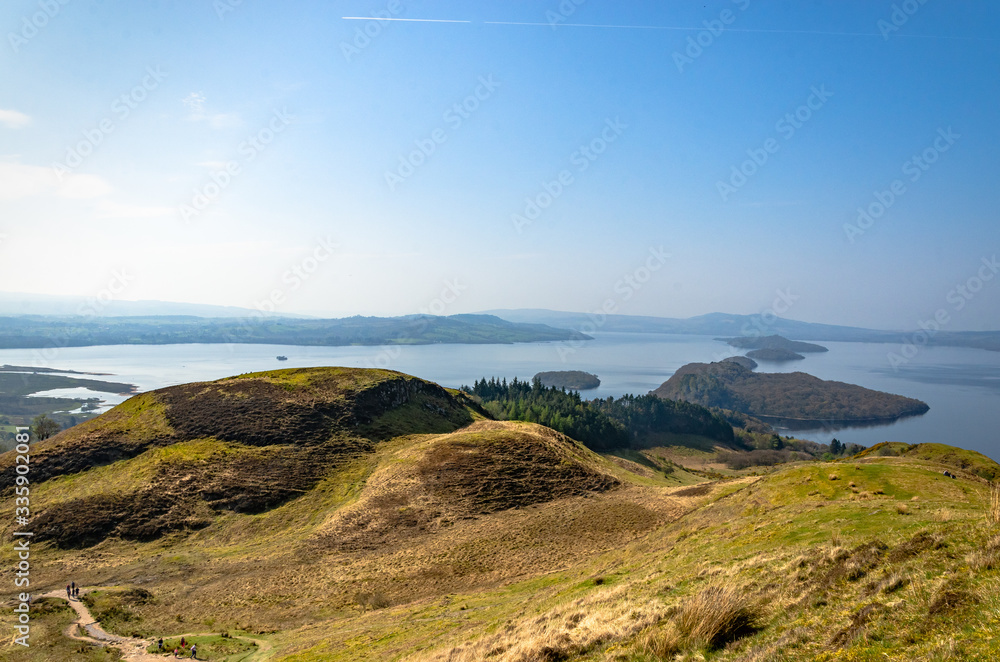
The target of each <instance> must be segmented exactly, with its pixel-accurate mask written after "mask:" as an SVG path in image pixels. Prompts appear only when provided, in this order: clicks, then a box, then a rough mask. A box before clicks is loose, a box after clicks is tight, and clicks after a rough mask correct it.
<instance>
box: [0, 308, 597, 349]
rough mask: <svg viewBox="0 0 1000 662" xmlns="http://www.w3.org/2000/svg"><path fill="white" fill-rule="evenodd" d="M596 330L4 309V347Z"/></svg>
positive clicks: (304, 341)
mask: <svg viewBox="0 0 1000 662" xmlns="http://www.w3.org/2000/svg"><path fill="white" fill-rule="evenodd" d="M590 339H591V337H590V336H588V335H586V334H583V333H579V332H577V331H571V330H567V329H556V328H553V327H550V326H546V325H544V324H525V323H519V322H509V321H507V320H503V319H500V318H499V317H494V316H492V315H450V316H448V317H439V316H434V315H406V316H404V317H361V316H357V317H345V318H342V319H290V318H287V317H262V316H260V315H259V314H258V315H256V316H250V317H243V318H232V317H223V318H208V317H193V316H152V317H99V318H95V317H83V316H79V315H76V316H72V317H58V316H35V315H25V316H20V317H0V348H4V349H8V348H27V347H51V346H57V347H84V346H93V345H169V344H177V343H257V344H266V345H319V346H339V345H426V344H432V343H452V344H497V343H516V342H543V341H553V340H590Z"/></svg>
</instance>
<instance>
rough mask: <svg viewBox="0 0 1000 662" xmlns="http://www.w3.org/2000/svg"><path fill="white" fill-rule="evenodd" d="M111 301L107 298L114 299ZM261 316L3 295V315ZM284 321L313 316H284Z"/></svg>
mask: <svg viewBox="0 0 1000 662" xmlns="http://www.w3.org/2000/svg"><path fill="white" fill-rule="evenodd" d="M110 298H111V297H107V299H110ZM259 314H260V313H259V312H258V311H256V310H253V309H250V308H240V307H238V306H213V305H210V304H202V303H180V302H177V301H155V300H148V301H122V300H117V299H111V300H106V299H104V300H102V299H98V298H97V297H74V296H50V295H45V294H25V293H18V292H0V315H60V316H65V315H85V316H88V317H149V316H154V315H194V316H196V317H246V316H247V315H259ZM281 316H282V317H293V318H307V317H309V315H297V314H294V313H288V314H286V313H282V315H281Z"/></svg>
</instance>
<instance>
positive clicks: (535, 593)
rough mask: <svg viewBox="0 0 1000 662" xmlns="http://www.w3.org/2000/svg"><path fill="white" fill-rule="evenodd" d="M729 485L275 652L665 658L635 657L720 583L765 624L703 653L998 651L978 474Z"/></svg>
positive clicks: (821, 475)
mask: <svg viewBox="0 0 1000 662" xmlns="http://www.w3.org/2000/svg"><path fill="white" fill-rule="evenodd" d="M832 475H836V476H837V477H836V479H834V480H831V476H832ZM728 485H729V486H728V487H725V486H720V487H718V488H716V490H715V491H713V492H711V493H709V494H708V495H704V496H702V497H701V499H702V500H703V501H704V505H703V506H701V507H700V508H696V509H694V510H692V511H691V512H690V513H688V514H687V515H686V516H684V517H682V518H680V519H678V520H676V521H674V522H671V523H669V524H667V525H665V526H663V527H660V528H658V529H656V530H655V531H653V532H651V533H650V534H648V535H647V536H645V537H644V538H642V539H641V540H637V541H635V542H633V543H631V544H629V545H628V546H626V547H625V548H623V549H622V550H620V551H614V552H606V553H603V554H599V555H596V556H595V557H594V558H592V559H588V560H587V561H586V562H584V563H581V564H579V565H577V566H574V567H572V568H568V569H566V570H563V571H560V572H556V573H551V574H548V575H543V576H539V577H536V578H533V579H530V580H525V581H523V582H518V583H514V584H511V585H508V586H505V587H503V588H502V589H499V590H493V591H484V592H475V593H470V594H464V593H459V594H455V595H448V596H445V597H443V598H440V599H438V600H427V601H421V602H417V603H414V604H409V605H404V606H399V607H393V608H389V609H386V610H383V611H379V612H375V613H369V614H366V615H364V616H360V615H359V616H355V617H353V618H347V619H343V620H340V621H336V622H330V623H324V624H316V625H312V626H309V627H306V628H303V629H301V630H298V631H296V632H291V633H284V634H282V635H281V636H280V637H279V639H280V640H281V641H282V642H287V644H288V645H290V646H291V649H292V650H299V651H300V652H298V653H296V654H293V655H290V656H288V657H285V658H282V659H287V660H295V661H296V662H306V661H312V660H351V659H371V660H376V659H411V658H412V659H435V660H437V659H440V660H444V659H451V660H456V661H458V660H473V659H496V660H514V659H524V660H529V659H531V660H534V659H538V660H541V659H580V660H653V659H660V658H656V657H654V656H650V655H648V654H646V653H645V652H644V651H645V650H648V648H649V642H650V640H652V641H654V642H655V640H656V637H657V636H658V635H662V636H665V635H664V632H667V631H669V630H670V628H671V627H672V624H673V622H674V617H673V616H671V614H672V613H673V612H674V611H675V610H678V609H680V610H681V611H683V606H684V605H690V604H691V603H692V601H693V600H694V598H695V596H697V595H698V594H699V593H700V592H701V591H703V590H704V589H705V587H711V586H719V585H722V586H726V585H731V586H736V587H739V593H740V594H742V595H745V596H746V597H747V598H748V599H749V602H750V603H751V604H752V606H753V607H752V608H753V610H754V613H755V615H756V618H757V619H758V625H759V626H760V627H761V628H762V629H761V630H760V631H759V632H758V633H757V634H755V635H753V636H751V637H749V638H746V639H742V640H739V641H736V642H734V643H733V644H730V645H729V646H728V647H723V648H721V649H719V650H714V651H707V652H706V657H707V659H717V660H760V661H762V662H763V661H764V660H768V661H773V660H858V661H861V660H872V661H874V660H886V659H889V660H900V661H909V660H915V659H921V660H993V659H996V656H997V655H998V654H1000V641H997V640H996V638H995V637H994V633H995V631H996V628H997V627H998V626H1000V617H998V611H997V608H998V607H1000V592H998V589H1000V573H998V572H997V569H998V568H1000V529H998V528H997V527H996V526H995V525H994V526H985V522H984V507H985V504H984V495H983V492H984V486H983V485H982V484H979V483H976V482H971V481H952V480H950V479H948V478H946V477H944V476H942V475H940V471H938V466H928V465H926V464H924V463H921V462H912V461H910V460H906V459H886V460H883V459H878V460H863V461H859V462H853V461H852V462H849V463H837V464H833V463H830V464H820V465H812V466H802V467H795V468H790V469H788V470H785V471H781V472H778V473H776V474H774V475H772V476H770V477H768V478H765V479H759V480H757V481H756V482H752V481H750V480H744V481H743V482H742V483H730V484H728ZM914 497H916V500H913V499H914ZM901 506H905V509H906V512H905V514H904V513H903V512H900V510H898V509H897V508H898V507H901ZM883 547H884V548H883ZM598 582H600V583H598ZM869 607H870V609H867V610H866V608H869ZM859 614H863V615H861V616H859ZM862 622H863V624H861V623H862ZM852 626H853V627H852ZM440 633H444V634H440ZM442 640H443V642H442ZM468 640H472V641H473V642H474V643H473V644H472V645H471V646H468V645H467V646H465V647H461V646H459V644H461V643H462V642H465V641H468ZM310 641H311V642H313V643H311V644H310V643H309V642H310ZM449 642H450V644H449ZM442 643H444V645H442ZM453 647H456V648H453ZM424 648H427V649H429V650H425V651H424V652H419V651H420V649H424ZM545 650H547V651H548V652H544V651H545ZM488 651H494V655H492V656H489V657H486V653H487V652H488ZM680 653H681V655H682V656H683V655H685V654H686V655H688V656H689V657H688V658H682V659H703V658H702V657H699V653H697V652H696V651H694V650H691V649H684V648H682V650H681V651H680ZM522 655H523V657H519V656H522ZM546 655H548V656H549V657H546ZM560 655H565V656H566V657H565V658H563V657H559V656H560ZM692 655H693V657H692ZM449 656H451V657H449ZM671 659H672V656H671Z"/></svg>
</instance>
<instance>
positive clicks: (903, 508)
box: [896, 503, 910, 515]
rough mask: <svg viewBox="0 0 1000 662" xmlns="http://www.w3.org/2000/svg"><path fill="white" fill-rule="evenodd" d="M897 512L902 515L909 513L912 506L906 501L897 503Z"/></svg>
mask: <svg viewBox="0 0 1000 662" xmlns="http://www.w3.org/2000/svg"><path fill="white" fill-rule="evenodd" d="M896 512H897V513H899V514H900V515H909V514H910V507H909V506H907V505H906V504H905V503H897V504H896Z"/></svg>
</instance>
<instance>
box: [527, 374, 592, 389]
mask: <svg viewBox="0 0 1000 662" xmlns="http://www.w3.org/2000/svg"><path fill="white" fill-rule="evenodd" d="M534 378H535V379H537V380H538V381H540V382H541V383H542V386H554V387H556V388H565V389H569V390H570V391H586V390H588V389H592V388H597V387H598V386H600V385H601V380H600V379H598V377H597V375H592V374H590V373H589V372H583V371H581V370H554V371H551V372H540V373H538V374H537V375H535V377H534Z"/></svg>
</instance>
